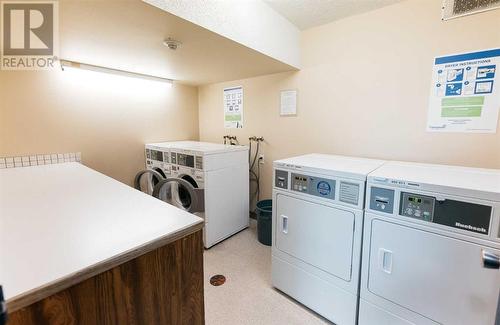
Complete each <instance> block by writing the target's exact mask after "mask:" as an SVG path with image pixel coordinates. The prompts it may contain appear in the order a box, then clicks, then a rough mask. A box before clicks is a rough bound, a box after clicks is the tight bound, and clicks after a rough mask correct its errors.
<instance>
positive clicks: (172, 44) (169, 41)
mask: <svg viewBox="0 0 500 325" xmlns="http://www.w3.org/2000/svg"><path fill="white" fill-rule="evenodd" d="M181 44H182V43H181V42H179V41H177V40H174V39H173V38H170V37H169V38H167V39H166V40H164V41H163V45H165V46H166V47H168V48H169V49H171V50H172V51H175V50H177V48H178V47H179V46H181Z"/></svg>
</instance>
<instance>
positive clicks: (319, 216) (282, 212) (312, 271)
mask: <svg viewBox="0 0 500 325" xmlns="http://www.w3.org/2000/svg"><path fill="white" fill-rule="evenodd" d="M383 163H384V162H383V161H379V160H373V159H363V158H353V157H344V156H333V155H323V154H309V155H305V156H300V157H294V158H289V159H284V160H278V161H275V162H274V188H273V205H274V206H273V236H272V238H273V240H272V244H273V245H272V284H273V286H274V287H276V288H277V289H279V290H281V291H283V292H285V293H286V294H288V295H289V296H291V297H293V298H294V299H296V300H297V301H299V302H301V303H302V304H304V305H306V306H307V307H309V308H311V309H312V310H314V311H316V312H317V313H319V314H320V315H322V316H324V317H325V318H327V319H329V320H331V321H332V322H334V323H336V324H338V325H344V324H355V323H356V316H357V305H358V288H359V271H360V265H361V264H360V258H361V238H362V225H363V206H364V194H365V183H366V177H367V175H368V173H370V172H371V171H373V170H374V169H376V168H378V167H380V166H381V165H382V164H383Z"/></svg>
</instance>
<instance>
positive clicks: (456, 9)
mask: <svg viewBox="0 0 500 325" xmlns="http://www.w3.org/2000/svg"><path fill="white" fill-rule="evenodd" d="M498 8H500V0H443V20H448V19H453V18H458V17H463V16H467V15H472V14H477V13H480V12H483V11H487V10H493V9H498Z"/></svg>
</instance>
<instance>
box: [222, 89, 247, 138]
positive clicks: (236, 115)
mask: <svg viewBox="0 0 500 325" xmlns="http://www.w3.org/2000/svg"><path fill="white" fill-rule="evenodd" d="M224 127H225V128H226V129H240V128H242V127H243V88H242V87H232V88H225V89H224Z"/></svg>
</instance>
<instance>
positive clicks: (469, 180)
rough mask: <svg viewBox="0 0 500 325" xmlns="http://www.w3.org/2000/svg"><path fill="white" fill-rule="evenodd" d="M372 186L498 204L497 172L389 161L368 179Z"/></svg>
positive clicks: (498, 173)
mask: <svg viewBox="0 0 500 325" xmlns="http://www.w3.org/2000/svg"><path fill="white" fill-rule="evenodd" d="M368 181H369V182H371V183H374V184H387V185H390V186H394V187H403V188H415V189H421V190H427V191H432V192H437V193H443V194H448V195H458V196H465V197H472V198H477V199H483V200H490V201H500V170H498V169H484V168H470V167H460V166H449V165H434V164H422V163H414V162H400V161H392V162H388V163H386V164H384V165H383V166H381V167H380V168H378V169H377V170H375V171H374V172H372V173H370V175H369V176H368Z"/></svg>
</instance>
